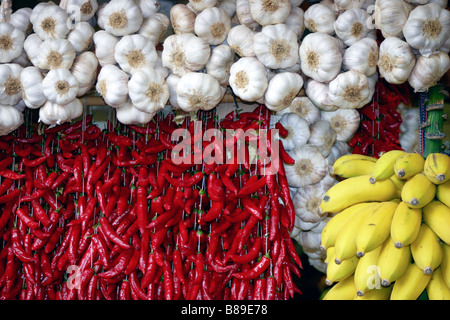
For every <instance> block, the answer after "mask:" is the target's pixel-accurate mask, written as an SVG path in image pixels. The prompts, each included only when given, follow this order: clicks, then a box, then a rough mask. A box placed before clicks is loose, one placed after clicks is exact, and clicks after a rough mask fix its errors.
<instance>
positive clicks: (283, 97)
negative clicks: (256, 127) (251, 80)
mask: <svg viewBox="0 0 450 320" xmlns="http://www.w3.org/2000/svg"><path fill="white" fill-rule="evenodd" d="M302 86H303V78H302V77H301V76H300V75H299V74H298V73H294V72H281V73H277V74H275V75H274V76H273V77H272V79H270V81H269V84H268V86H267V89H266V92H265V94H264V104H265V105H266V107H267V108H268V109H269V110H272V111H278V110H282V109H286V108H288V107H289V106H290V105H291V103H292V101H293V100H294V98H295V97H296V96H297V95H298V93H299V92H300V90H301V88H302Z"/></svg>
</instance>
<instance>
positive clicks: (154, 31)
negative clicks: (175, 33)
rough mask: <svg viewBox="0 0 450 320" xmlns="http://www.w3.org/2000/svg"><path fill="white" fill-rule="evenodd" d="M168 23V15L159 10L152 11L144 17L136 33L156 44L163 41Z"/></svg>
mask: <svg viewBox="0 0 450 320" xmlns="http://www.w3.org/2000/svg"><path fill="white" fill-rule="evenodd" d="M169 25H170V19H169V17H168V16H166V15H165V14H163V13H159V12H158V13H154V14H152V15H150V16H149V17H147V18H145V19H144V21H143V22H142V25H141V27H140V29H139V31H138V33H139V34H141V35H143V36H145V37H146V38H147V39H149V40H150V41H152V42H153V44H155V45H157V44H159V43H161V42H163V41H164V38H165V36H166V33H167V30H168V28H169Z"/></svg>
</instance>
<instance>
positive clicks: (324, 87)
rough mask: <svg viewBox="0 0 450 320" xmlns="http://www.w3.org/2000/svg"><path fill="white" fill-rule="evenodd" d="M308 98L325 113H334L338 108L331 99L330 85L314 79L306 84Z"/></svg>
mask: <svg viewBox="0 0 450 320" xmlns="http://www.w3.org/2000/svg"><path fill="white" fill-rule="evenodd" d="M304 87H305V93H306V96H307V97H308V98H309V99H310V100H311V101H312V102H313V103H314V105H315V106H316V107H317V108H319V109H320V110H323V111H333V110H336V109H337V108H338V107H337V106H335V105H334V104H333V103H332V102H331V100H330V97H329V91H330V89H329V85H328V83H322V82H319V81H316V80H314V79H308V80H307V81H306V82H305V85H304Z"/></svg>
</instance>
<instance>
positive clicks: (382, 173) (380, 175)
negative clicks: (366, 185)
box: [370, 150, 406, 183]
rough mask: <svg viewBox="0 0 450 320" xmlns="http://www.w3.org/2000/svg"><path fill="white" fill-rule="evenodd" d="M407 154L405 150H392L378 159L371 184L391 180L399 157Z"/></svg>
mask: <svg viewBox="0 0 450 320" xmlns="http://www.w3.org/2000/svg"><path fill="white" fill-rule="evenodd" d="M404 154H406V152H405V151H403V150H391V151H388V152H386V153H384V154H382V155H381V156H380V158H378V160H377V162H375V166H374V168H373V170H372V174H371V178H370V180H371V182H372V183H375V181H380V180H384V179H387V178H389V177H390V176H392V175H393V174H394V173H395V172H394V163H395V161H396V160H397V158H398V157H400V156H402V155H404Z"/></svg>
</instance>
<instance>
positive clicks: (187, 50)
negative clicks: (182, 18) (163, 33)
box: [162, 33, 211, 76]
mask: <svg viewBox="0 0 450 320" xmlns="http://www.w3.org/2000/svg"><path fill="white" fill-rule="evenodd" d="M163 46H164V49H163V52H162V62H163V66H164V67H166V68H168V69H170V70H171V71H172V72H173V73H175V74H176V75H178V76H183V75H184V74H186V73H187V72H191V71H199V70H201V69H202V68H203V67H204V66H205V65H206V63H207V62H208V60H209V57H210V55H211V48H210V46H209V45H208V43H207V42H206V41H205V40H204V39H202V38H199V37H197V36H196V35H194V34H192V33H182V34H173V35H170V36H168V37H167V38H166V40H164V44H163Z"/></svg>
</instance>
